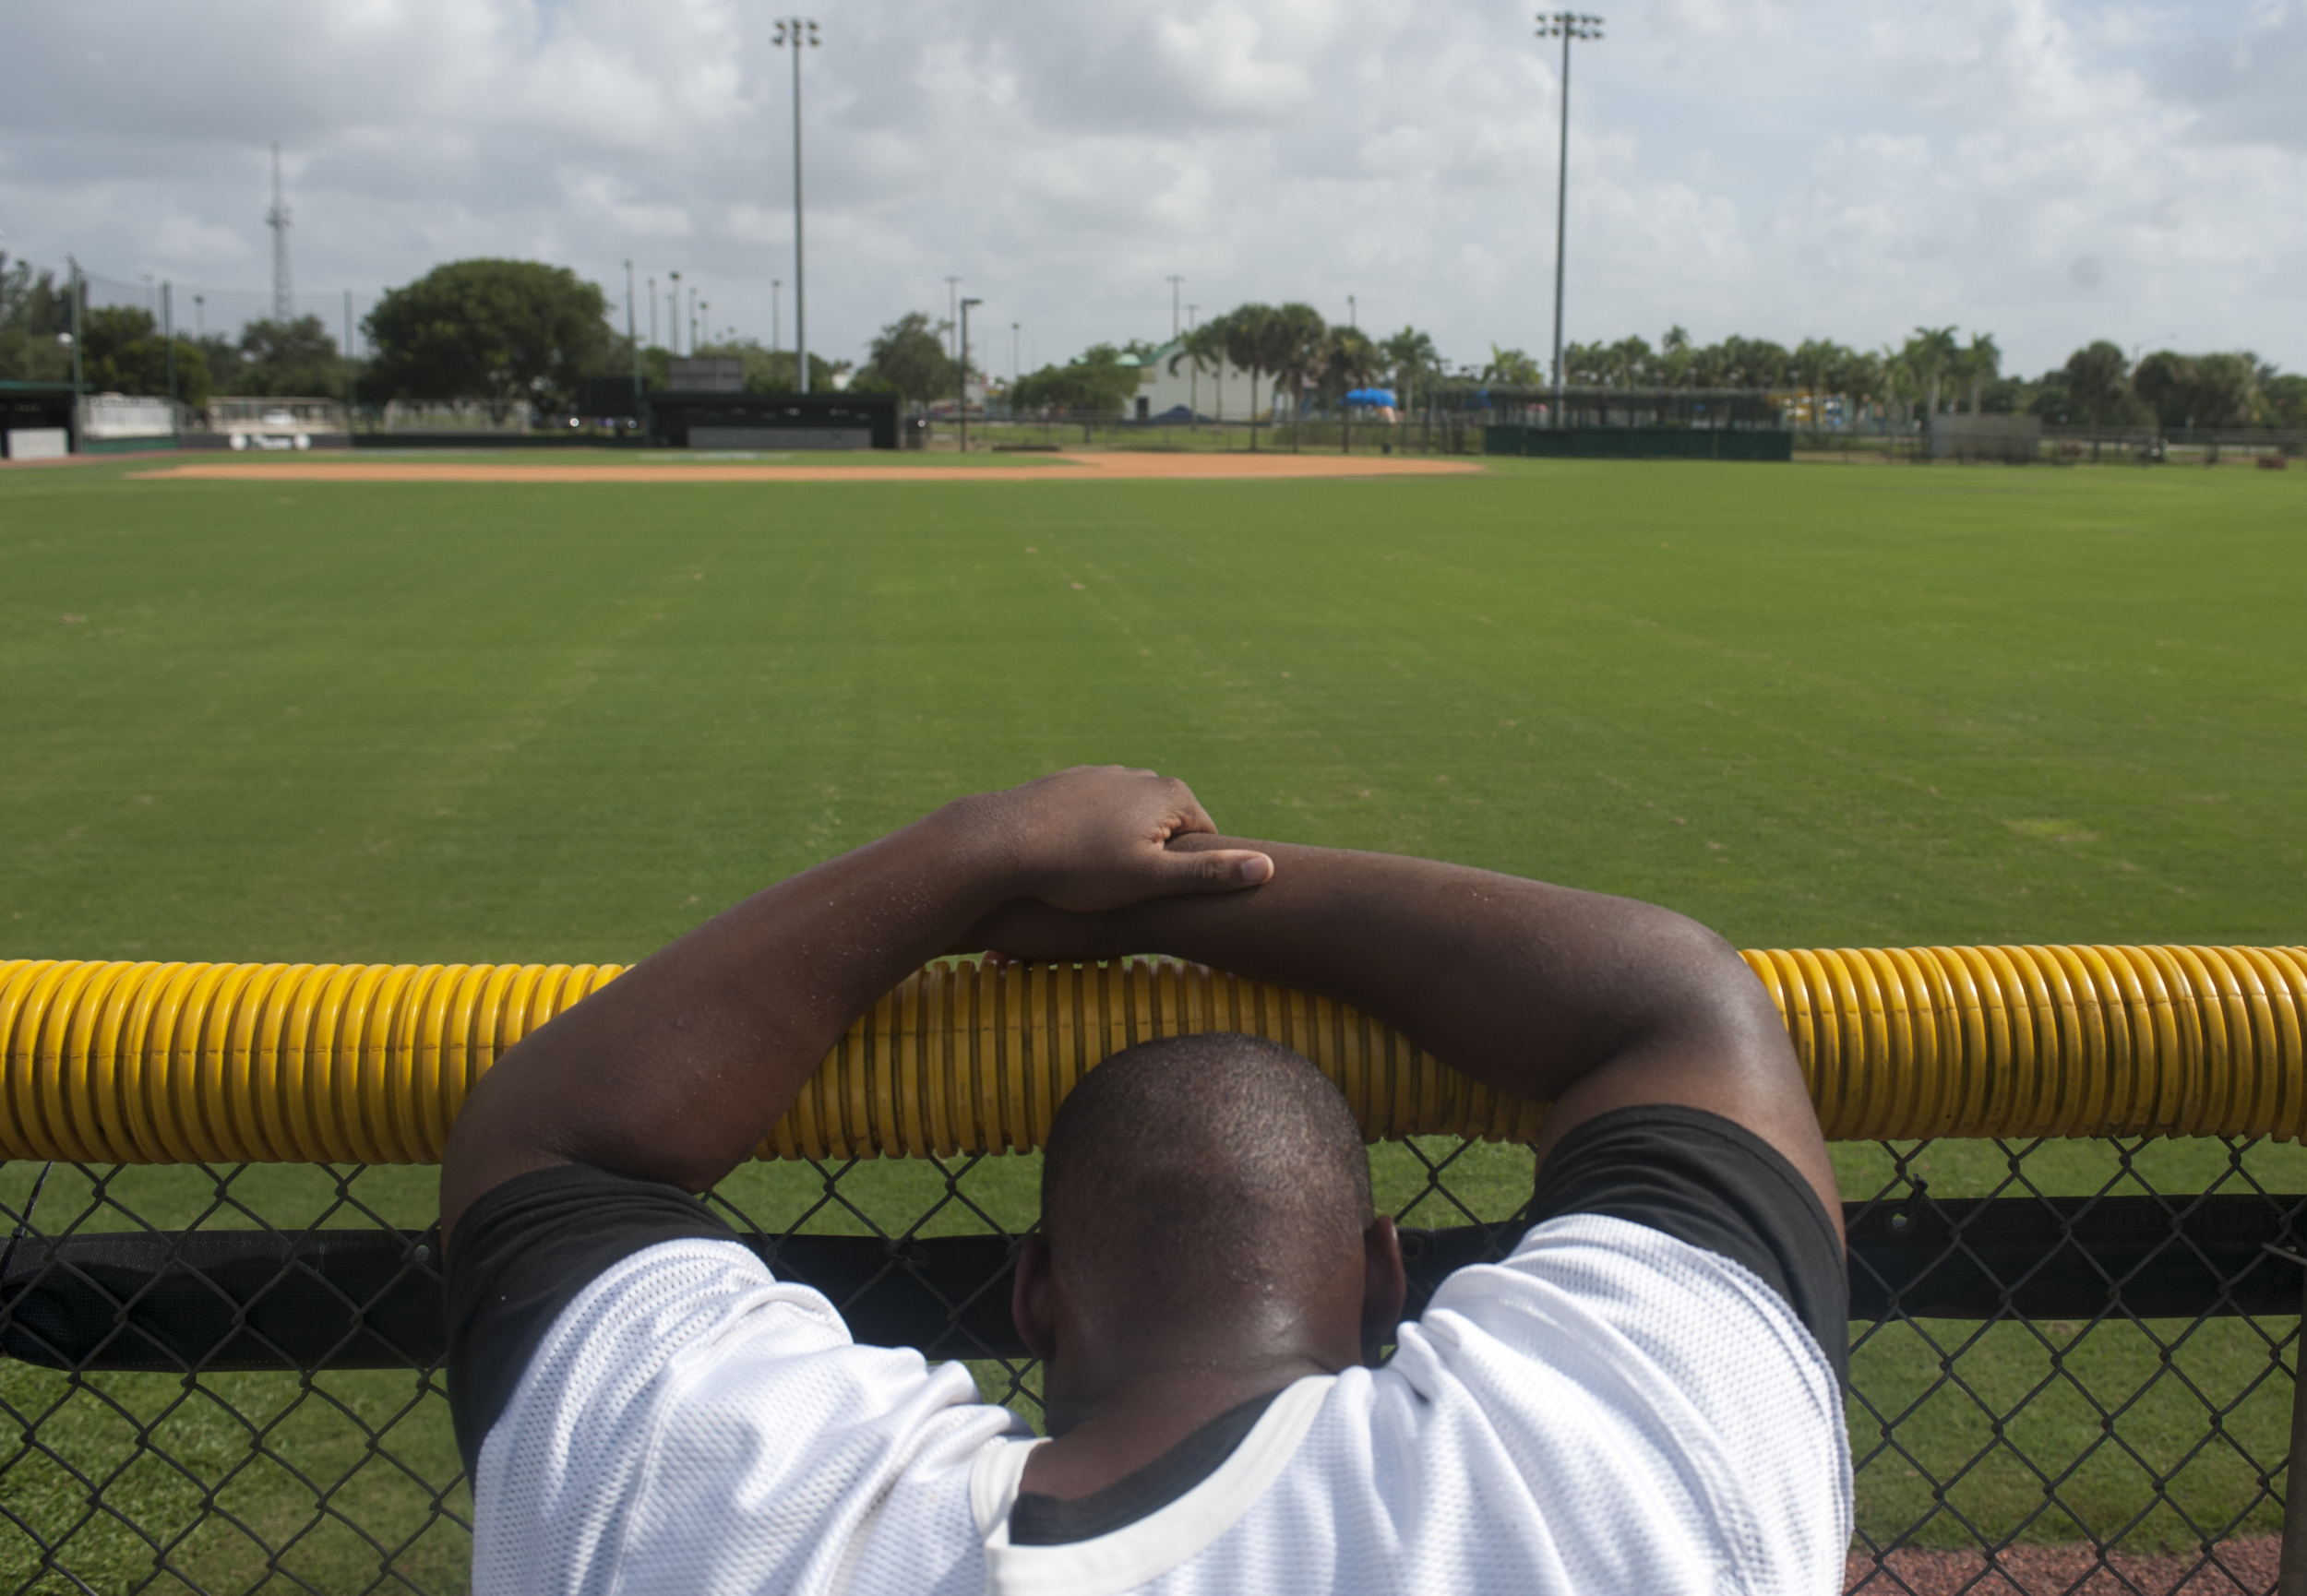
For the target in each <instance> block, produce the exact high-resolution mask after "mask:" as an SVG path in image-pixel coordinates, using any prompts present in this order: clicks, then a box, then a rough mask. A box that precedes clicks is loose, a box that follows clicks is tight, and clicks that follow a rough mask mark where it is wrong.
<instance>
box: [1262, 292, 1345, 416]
mask: <svg viewBox="0 0 2307 1596" xmlns="http://www.w3.org/2000/svg"><path fill="white" fill-rule="evenodd" d="M1269 330H1270V332H1271V334H1272V337H1273V343H1272V344H1271V346H1270V347H1269V348H1268V350H1267V352H1266V358H1267V360H1268V362H1269V363H1270V368H1271V369H1272V371H1273V381H1274V386H1275V387H1277V388H1278V387H1281V385H1282V384H1284V383H1285V382H1286V383H1288V384H1289V387H1290V415H1291V417H1292V418H1293V419H1295V418H1296V417H1297V414H1298V412H1299V411H1300V410H1301V409H1302V407H1303V406H1304V404H1305V399H1306V388H1307V387H1308V385H1309V384H1310V383H1311V382H1312V381H1313V380H1314V379H1315V378H1316V377H1317V376H1318V375H1320V374H1321V367H1322V358H1323V352H1324V350H1325V349H1326V347H1327V345H1328V343H1329V337H1330V327H1329V324H1328V323H1327V322H1325V321H1323V320H1322V319H1321V312H1320V311H1318V310H1316V309H1315V308H1314V307H1313V306H1312V305H1310V304H1297V303H1295V302H1293V303H1292V304H1285V305H1284V306H1282V307H1281V308H1280V309H1279V310H1277V311H1275V312H1274V313H1273V323H1272V325H1271V327H1270V328H1269ZM1290 447H1292V448H1296V447H1298V439H1297V433H1296V431H1295V429H1293V430H1292V433H1291V435H1290Z"/></svg>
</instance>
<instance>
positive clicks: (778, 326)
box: [769, 277, 785, 354]
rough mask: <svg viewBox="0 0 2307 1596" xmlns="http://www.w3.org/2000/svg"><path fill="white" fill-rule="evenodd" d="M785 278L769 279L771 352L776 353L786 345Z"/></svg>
mask: <svg viewBox="0 0 2307 1596" xmlns="http://www.w3.org/2000/svg"><path fill="white" fill-rule="evenodd" d="M784 304H785V280H784V279H783V278H782V277H772V278H771V279H770V280H769V352H770V353H771V354H775V353H777V352H778V351H781V350H783V348H784V347H785V322H784Z"/></svg>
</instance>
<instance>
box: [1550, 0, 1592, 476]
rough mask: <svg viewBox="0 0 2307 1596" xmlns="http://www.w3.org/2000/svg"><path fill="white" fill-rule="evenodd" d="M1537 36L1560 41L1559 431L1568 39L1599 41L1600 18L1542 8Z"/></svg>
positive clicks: (1558, 416) (1558, 414)
mask: <svg viewBox="0 0 2307 1596" xmlns="http://www.w3.org/2000/svg"><path fill="white" fill-rule="evenodd" d="M1538 37H1539V38H1541V39H1560V41H1561V42H1562V137H1561V143H1560V146H1559V150H1560V153H1559V156H1558V160H1559V162H1560V164H1559V165H1558V166H1557V168H1556V171H1555V178H1554V425H1555V428H1556V429H1557V430H1558V431H1559V430H1560V427H1561V425H1562V260H1563V256H1564V250H1563V233H1564V232H1565V230H1566V229H1567V228H1568V227H1569V225H1570V42H1571V41H1572V40H1573V39H1583V40H1587V41H1590V42H1596V43H1599V42H1601V39H1602V18H1599V17H1588V16H1586V15H1585V14H1584V13H1583V12H1578V11H1554V12H1546V11H1541V12H1539V13H1538Z"/></svg>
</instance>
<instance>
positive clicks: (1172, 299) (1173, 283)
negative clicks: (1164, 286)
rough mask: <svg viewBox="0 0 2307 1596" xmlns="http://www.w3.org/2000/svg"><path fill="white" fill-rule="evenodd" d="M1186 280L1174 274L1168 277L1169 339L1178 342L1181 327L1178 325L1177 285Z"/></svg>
mask: <svg viewBox="0 0 2307 1596" xmlns="http://www.w3.org/2000/svg"><path fill="white" fill-rule="evenodd" d="M1184 281H1185V279H1184V278H1182V277H1176V276H1173V277H1171V278H1169V279H1168V282H1169V341H1170V342H1172V343H1176V342H1177V334H1178V330H1179V327H1178V316H1177V287H1178V285H1179V284H1180V283H1182V282H1184Z"/></svg>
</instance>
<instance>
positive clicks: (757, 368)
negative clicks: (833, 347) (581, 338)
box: [600, 337, 849, 393]
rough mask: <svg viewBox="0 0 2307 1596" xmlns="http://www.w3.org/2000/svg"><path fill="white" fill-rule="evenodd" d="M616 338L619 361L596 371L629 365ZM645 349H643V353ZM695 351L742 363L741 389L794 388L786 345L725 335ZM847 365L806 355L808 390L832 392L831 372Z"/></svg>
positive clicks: (796, 374)
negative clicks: (775, 346)
mask: <svg viewBox="0 0 2307 1596" xmlns="http://www.w3.org/2000/svg"><path fill="white" fill-rule="evenodd" d="M616 341H617V344H618V346H619V350H618V352H619V354H620V356H621V357H622V358H621V361H620V362H619V363H613V364H612V365H611V366H610V367H609V369H608V370H607V371H606V372H604V373H602V374H600V375H616V376H622V375H626V374H627V373H628V372H630V371H631V370H632V369H633V357H632V354H631V352H630V349H629V346H628V345H626V343H625V340H624V339H623V338H622V337H619V338H618V339H617V340H616ZM647 352H648V351H643V354H644V356H645V355H646V353H647ZM697 353H698V355H699V357H700V358H703V359H714V358H719V359H722V360H735V361H738V362H741V363H743V364H744V367H745V391H746V392H747V393H794V392H795V391H797V387H798V384H799V380H800V375H801V368H800V366H799V365H798V363H796V362H795V357H794V352H793V351H791V350H789V349H769V348H766V347H764V346H763V345H762V343H761V342H760V340H759V339H750V338H740V339H726V340H724V341H723V342H721V343H703V344H699V345H698V346H697ZM641 364H642V375H643V377H644V378H646V377H647V376H648V375H649V370H648V365H649V363H648V362H647V360H646V359H644V360H643V361H642V363H641ZM665 365H666V367H667V370H666V372H665V374H664V375H663V378H661V379H660V383H661V386H662V383H663V382H664V381H668V380H670V377H671V375H672V374H671V370H670V368H671V365H672V358H671V357H670V356H667V357H666V359H665ZM848 369H849V365H848V363H847V362H845V361H830V360H827V359H826V358H825V357H824V356H822V355H817V354H812V355H811V356H809V391H810V392H811V393H831V392H832V391H833V378H834V377H835V375H838V374H840V373H842V372H844V371H847V370H848Z"/></svg>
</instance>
